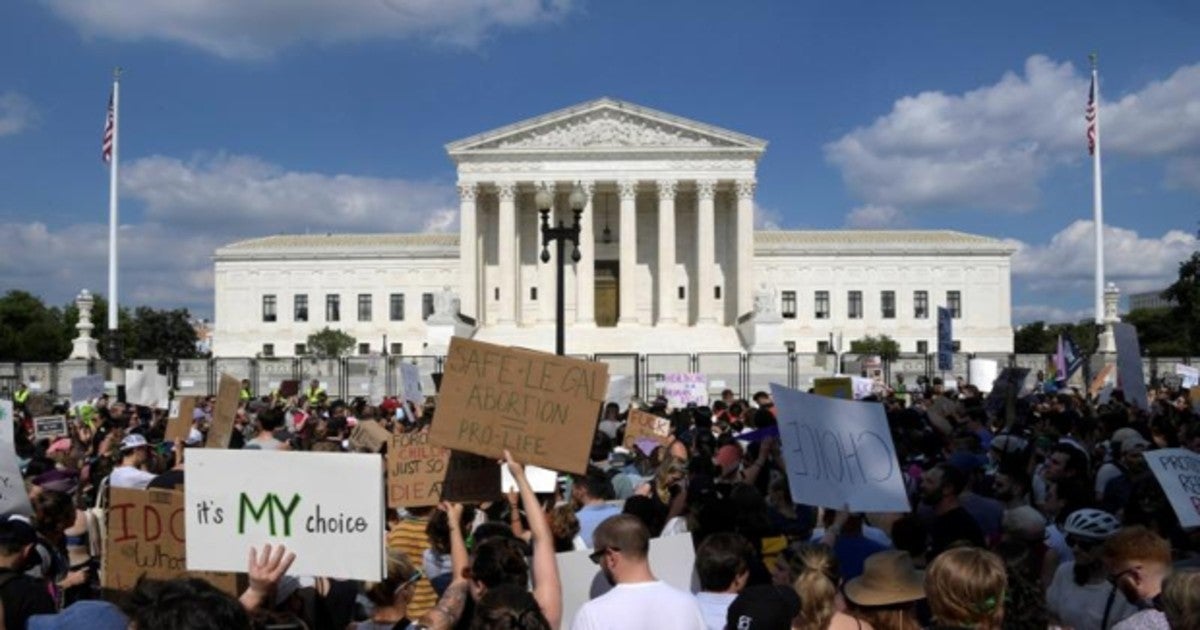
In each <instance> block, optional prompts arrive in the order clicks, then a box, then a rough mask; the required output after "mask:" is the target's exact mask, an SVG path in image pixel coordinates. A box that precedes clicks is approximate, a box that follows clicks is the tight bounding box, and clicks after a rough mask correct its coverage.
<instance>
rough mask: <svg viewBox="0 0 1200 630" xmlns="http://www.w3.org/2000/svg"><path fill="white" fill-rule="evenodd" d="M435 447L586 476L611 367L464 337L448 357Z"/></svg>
mask: <svg viewBox="0 0 1200 630" xmlns="http://www.w3.org/2000/svg"><path fill="white" fill-rule="evenodd" d="M444 374H445V375H444V376H443V377H442V385H441V389H440V391H439V392H438V407H437V411H436V412H435V416H434V421H433V425H432V427H431V430H430V434H429V438H430V442H431V443H433V444H435V445H437V446H442V447H445V448H451V449H455V450H460V451H467V452H470V453H475V454H478V455H483V456H486V457H492V458H495V459H500V458H501V457H503V455H504V450H505V449H508V450H509V451H510V452H511V453H512V454H513V457H514V458H516V459H517V461H520V462H522V463H529V464H537V465H540V466H545V467H547V468H551V469H554V470H564V471H568V472H574V473H580V474H582V473H583V472H584V471H585V470H586V468H587V462H588V451H589V450H590V448H591V444H592V434H593V432H594V431H595V428H596V414H597V413H598V412H599V411H600V405H601V403H603V402H604V396H605V390H606V389H607V387H608V366H606V365H605V364H603V363H595V362H591V361H581V360H579V359H572V358H568V357H560V356H557V355H553V354H546V353H544V352H534V351H532V350H526V349H523V348H508V347H504V346H497V345H493V344H488V343H483V342H479V341H471V340H468V339H463V338H461V337H453V338H451V340H450V350H449V352H448V353H447V355H446V363H445V368H444Z"/></svg>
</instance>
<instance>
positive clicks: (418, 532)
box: [387, 518, 438, 619]
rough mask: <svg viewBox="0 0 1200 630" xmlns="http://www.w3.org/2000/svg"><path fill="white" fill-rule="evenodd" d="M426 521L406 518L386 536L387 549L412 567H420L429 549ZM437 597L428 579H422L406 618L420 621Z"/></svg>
mask: <svg viewBox="0 0 1200 630" xmlns="http://www.w3.org/2000/svg"><path fill="white" fill-rule="evenodd" d="M426 523H428V521H427V520H426V519H423V518H421V519H417V518H406V519H404V520H402V521H400V523H399V524H398V525H396V526H395V527H394V528H392V530H391V531H390V532H388V535H387V546H388V549H396V550H398V551H402V552H404V555H406V556H408V561H409V562H411V563H412V565H413V566H414V567H420V566H421V561H422V557H423V556H424V554H425V550H426V549H428V548H429V538H428V537H427V536H426V535H425V525H426ZM437 601H438V596H437V593H436V592H434V590H433V585H432V584H430V583H429V579H428V578H425V577H422V578H421V580H420V581H419V582H417V589H416V592H415V593H413V598H412V601H410V602H409V603H408V613H407V614H408V618H409V619H420V618H421V616H422V615H424V614H425V613H427V612H429V611H430V610H432V609H433V607H434V606H436V605H437Z"/></svg>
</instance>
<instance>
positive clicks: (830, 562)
mask: <svg viewBox="0 0 1200 630" xmlns="http://www.w3.org/2000/svg"><path fill="white" fill-rule="evenodd" d="M789 562H790V563H791V564H792V565H793V566H795V567H796V569H797V575H796V582H795V583H794V584H793V585H792V588H794V589H796V594H797V595H799V596H800V614H799V615H796V618H795V619H793V620H792V630H858V629H865V630H872V628H871V625H870V624H868V623H864V622H863V621H862V620H859V619H856V618H854V617H851V616H850V615H847V614H846V613H844V612H841V610H840V608H842V607H843V606H844V604H843V602H841V601H840V597H839V595H838V590H839V588H840V587H841V582H842V578H841V575H839V573H838V563H837V557H836V556H834V555H833V550H832V549H830V548H829V547H826V546H825V545H802V546H800V547H799V548H797V549H796V550H795V551H794V553H792V554H791V559H790V560H789Z"/></svg>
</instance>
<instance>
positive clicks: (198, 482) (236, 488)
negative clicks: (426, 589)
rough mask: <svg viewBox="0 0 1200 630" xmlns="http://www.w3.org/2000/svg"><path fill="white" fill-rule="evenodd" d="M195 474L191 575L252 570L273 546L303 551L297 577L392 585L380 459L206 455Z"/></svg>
mask: <svg viewBox="0 0 1200 630" xmlns="http://www.w3.org/2000/svg"><path fill="white" fill-rule="evenodd" d="M247 471H251V473H250V474H248V472H247ZM187 475H188V478H187V484H186V485H185V487H184V491H185V496H184V499H185V501H186V508H187V509H186V518H187V566H188V569H189V570H193V571H196V570H199V571H245V567H246V558H247V554H248V553H249V550H250V548H251V547H258V548H261V547H262V545H264V544H266V543H271V544H276V545H279V544H282V545H287V547H288V549H290V550H292V551H295V552H296V563H295V564H294V565H293V566H292V573H294V574H295V575H320V576H326V577H331V578H342V579H352V580H372V581H378V580H379V579H381V578H382V577H383V561H384V556H383V523H384V515H383V461H382V459H381V458H380V457H379V456H378V455H375V454H360V453H310V452H288V451H261V450H252V451H244V450H224V449H197V450H196V451H195V452H191V451H189V452H188V462H187Z"/></svg>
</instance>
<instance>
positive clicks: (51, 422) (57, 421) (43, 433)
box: [33, 416, 67, 440]
mask: <svg viewBox="0 0 1200 630" xmlns="http://www.w3.org/2000/svg"><path fill="white" fill-rule="evenodd" d="M66 434H67V417H66V416H42V417H41V418H34V419H33V439H34V440H40V439H42V438H56V437H62V436H64V435H66Z"/></svg>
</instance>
